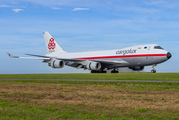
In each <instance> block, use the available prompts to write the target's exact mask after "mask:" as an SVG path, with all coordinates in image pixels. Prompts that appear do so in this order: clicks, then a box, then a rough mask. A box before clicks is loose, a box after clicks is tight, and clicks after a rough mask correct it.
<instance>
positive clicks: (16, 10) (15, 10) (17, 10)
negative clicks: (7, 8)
mask: <svg viewBox="0 0 179 120" xmlns="http://www.w3.org/2000/svg"><path fill="white" fill-rule="evenodd" d="M12 11H14V12H16V13H18V12H19V11H24V10H23V9H12Z"/></svg>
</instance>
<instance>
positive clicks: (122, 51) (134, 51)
mask: <svg viewBox="0 0 179 120" xmlns="http://www.w3.org/2000/svg"><path fill="white" fill-rule="evenodd" d="M136 52H137V49H135V50H134V49H133V50H132V49H130V50H118V51H116V54H123V55H125V54H133V53H136Z"/></svg>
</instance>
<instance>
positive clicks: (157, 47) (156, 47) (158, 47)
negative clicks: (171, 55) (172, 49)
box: [154, 46, 163, 49]
mask: <svg viewBox="0 0 179 120" xmlns="http://www.w3.org/2000/svg"><path fill="white" fill-rule="evenodd" d="M154 49H163V48H162V47H160V46H154Z"/></svg>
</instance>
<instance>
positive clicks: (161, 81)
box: [0, 78, 179, 83]
mask: <svg viewBox="0 0 179 120" xmlns="http://www.w3.org/2000/svg"><path fill="white" fill-rule="evenodd" d="M0 80H57V81H97V82H173V83H179V81H165V80H86V79H11V78H4V79H3V78H0Z"/></svg>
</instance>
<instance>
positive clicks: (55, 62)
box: [51, 60, 65, 68]
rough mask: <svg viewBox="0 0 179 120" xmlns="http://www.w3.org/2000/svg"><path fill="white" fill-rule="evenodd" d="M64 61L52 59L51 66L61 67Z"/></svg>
mask: <svg viewBox="0 0 179 120" xmlns="http://www.w3.org/2000/svg"><path fill="white" fill-rule="evenodd" d="M64 65H65V62H64V61H62V60H54V61H52V62H51V66H52V68H62V67H64Z"/></svg>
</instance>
